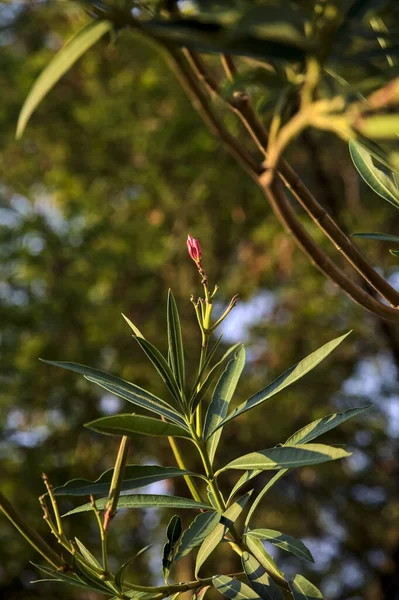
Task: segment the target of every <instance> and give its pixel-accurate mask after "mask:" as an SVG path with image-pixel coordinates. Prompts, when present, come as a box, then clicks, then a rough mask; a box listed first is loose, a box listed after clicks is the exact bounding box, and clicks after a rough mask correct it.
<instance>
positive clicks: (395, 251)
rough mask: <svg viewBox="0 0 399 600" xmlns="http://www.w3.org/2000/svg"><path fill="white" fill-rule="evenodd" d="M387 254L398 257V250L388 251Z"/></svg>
mask: <svg viewBox="0 0 399 600" xmlns="http://www.w3.org/2000/svg"><path fill="white" fill-rule="evenodd" d="M389 252H390V253H391V254H392V256H399V250H390V251H389Z"/></svg>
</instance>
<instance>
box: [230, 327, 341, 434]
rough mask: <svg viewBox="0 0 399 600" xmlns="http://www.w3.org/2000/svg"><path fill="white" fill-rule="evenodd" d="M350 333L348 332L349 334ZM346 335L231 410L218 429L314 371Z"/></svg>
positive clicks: (314, 353)
mask: <svg viewBox="0 0 399 600" xmlns="http://www.w3.org/2000/svg"><path fill="white" fill-rule="evenodd" d="M349 333H350V332H349ZM349 333H346V334H345V335H342V336H341V337H339V338H336V339H335V340H332V341H331V342H328V343H327V344H325V345H324V346H322V347H321V348H319V349H318V350H316V351H315V352H313V353H312V354H309V356H307V357H306V358H304V359H303V360H301V361H300V362H299V363H297V364H296V365H294V366H293V367H291V368H290V369H288V371H286V372H285V373H283V374H282V375H280V377H278V378H277V379H275V380H274V381H273V382H272V383H271V384H270V385H268V386H267V387H266V388H265V389H263V390H261V391H260V392H257V393H256V394H254V395H253V396H251V398H249V399H248V400H246V401H245V402H243V403H242V404H240V406H238V408H236V409H235V410H233V412H232V413H230V414H229V415H228V417H226V418H225V419H224V420H223V421H222V422H221V423H219V427H221V426H223V425H225V424H226V423H228V422H229V421H231V420H232V419H235V418H236V417H238V416H239V415H241V414H243V413H244V412H246V411H247V410H250V409H251V408H254V407H255V406H258V405H259V404H261V403H262V402H265V401H266V400H269V398H271V397H272V396H274V395H275V394H277V393H278V392H281V390H283V389H284V388H286V387H287V386H289V385H291V384H292V383H294V382H295V381H297V380H298V379H300V378H301V377H303V376H304V375H306V373H308V372H309V371H311V370H312V369H314V368H315V367H316V366H317V365H318V364H319V363H320V362H321V361H322V360H323V359H324V358H326V357H327V356H328V355H329V354H330V353H331V352H332V351H333V350H335V348H336V347H337V346H339V344H340V343H341V342H343V341H344V339H345V338H346V337H347V336H348V335H349Z"/></svg>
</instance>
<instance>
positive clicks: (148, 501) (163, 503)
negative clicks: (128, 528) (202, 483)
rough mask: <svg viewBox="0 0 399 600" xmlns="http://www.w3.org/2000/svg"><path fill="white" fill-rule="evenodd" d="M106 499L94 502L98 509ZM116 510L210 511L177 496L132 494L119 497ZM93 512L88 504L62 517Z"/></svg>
mask: <svg viewBox="0 0 399 600" xmlns="http://www.w3.org/2000/svg"><path fill="white" fill-rule="evenodd" d="M107 502H108V498H100V499H99V500H97V502H96V506H97V508H98V509H100V510H102V509H104V508H105V507H106V506H107ZM118 508H195V509H205V510H209V509H212V507H211V506H209V505H208V504H204V503H203V502H197V501H196V500H191V498H180V497H179V496H166V495H163V494H133V495H127V496H121V497H120V498H119V501H118ZM88 510H93V507H92V505H91V504H90V503H88V504H82V505H81V506H78V507H76V508H74V509H73V510H70V511H69V512H67V513H66V514H65V515H63V516H64V517H67V516H69V515H74V514H77V513H80V512H86V511H88Z"/></svg>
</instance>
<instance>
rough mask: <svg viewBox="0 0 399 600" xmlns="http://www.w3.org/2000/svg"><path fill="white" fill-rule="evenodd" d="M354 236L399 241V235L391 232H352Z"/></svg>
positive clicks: (382, 240)
mask: <svg viewBox="0 0 399 600" xmlns="http://www.w3.org/2000/svg"><path fill="white" fill-rule="evenodd" d="M352 237H356V238H364V239H368V240H379V241H381V242H391V243H393V242H399V237H398V236H397V235H390V234H389V233H371V232H370V233H352Z"/></svg>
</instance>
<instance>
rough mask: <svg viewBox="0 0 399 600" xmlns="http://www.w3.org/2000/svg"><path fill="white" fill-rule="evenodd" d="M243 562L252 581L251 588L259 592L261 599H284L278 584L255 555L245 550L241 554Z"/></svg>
mask: <svg viewBox="0 0 399 600" xmlns="http://www.w3.org/2000/svg"><path fill="white" fill-rule="evenodd" d="M241 562H242V566H243V569H244V571H245V574H246V576H247V577H248V579H249V581H250V584H251V588H252V589H253V590H254V591H255V592H256V593H257V594H258V596H259V598H260V599H261V600H284V596H283V595H282V593H281V592H280V589H279V588H278V586H277V585H276V584H275V583H274V581H273V580H272V579H271V578H270V577H269V575H268V574H267V572H266V569H264V568H263V567H262V565H261V564H260V563H259V561H257V560H256V558H255V557H254V556H251V555H250V554H249V553H248V552H244V554H243V555H242V556H241Z"/></svg>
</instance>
